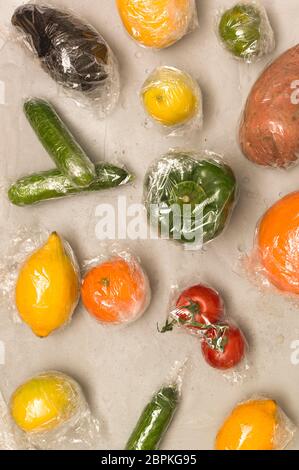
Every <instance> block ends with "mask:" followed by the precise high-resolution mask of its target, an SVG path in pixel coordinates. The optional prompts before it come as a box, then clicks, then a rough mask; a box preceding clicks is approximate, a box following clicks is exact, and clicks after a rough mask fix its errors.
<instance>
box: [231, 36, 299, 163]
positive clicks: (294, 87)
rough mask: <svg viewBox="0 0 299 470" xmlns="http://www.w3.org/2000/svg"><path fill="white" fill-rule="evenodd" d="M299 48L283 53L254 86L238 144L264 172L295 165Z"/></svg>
mask: <svg viewBox="0 0 299 470" xmlns="http://www.w3.org/2000/svg"><path fill="white" fill-rule="evenodd" d="M298 76H299V45H298V44H297V45H295V46H294V47H291V48H290V49H288V50H286V51H285V52H284V53H283V54H281V55H280V56H279V57H278V58H276V59H275V60H274V61H273V62H272V63H271V64H270V65H269V66H268V67H266V69H265V70H264V71H263V72H262V74H261V75H260V76H259V78H258V79H257V80H256V82H255V83H254V85H253V87H252V89H251V91H250V93H249V96H248V99H247V101H246V104H245V107H244V111H243V113H242V117H241V122H240V127H239V135H238V140H239V143H240V147H241V150H242V152H243V154H244V156H245V157H246V158H247V159H248V160H249V161H251V162H253V163H255V164H256V165H260V166H261V167H265V168H267V167H268V168H269V167H270V168H284V169H287V168H293V167H294V166H295V165H296V164H298V156H299V143H298V142H299V131H298V105H299V99H298V98H299V92H298V88H299V81H298Z"/></svg>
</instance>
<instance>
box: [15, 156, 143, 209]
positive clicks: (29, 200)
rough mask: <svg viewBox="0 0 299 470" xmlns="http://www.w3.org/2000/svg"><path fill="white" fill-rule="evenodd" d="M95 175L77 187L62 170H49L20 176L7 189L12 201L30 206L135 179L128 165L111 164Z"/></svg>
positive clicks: (100, 189)
mask: <svg viewBox="0 0 299 470" xmlns="http://www.w3.org/2000/svg"><path fill="white" fill-rule="evenodd" d="M95 171H96V175H97V176H96V178H95V180H94V181H93V182H92V183H91V184H90V185H89V186H87V187H85V188H78V187H77V186H74V185H73V184H72V183H71V181H70V180H69V179H68V178H67V177H66V176H64V175H63V174H62V173H61V172H60V171H59V170H55V169H54V170H48V171H42V172H40V173H34V174H32V175H29V176H25V177H24V178H20V179H19V180H17V181H16V182H15V183H13V184H12V185H11V187H10V188H9V190H8V198H9V200H10V201H11V202H12V203H13V204H15V205H17V206H28V205H32V204H37V203H39V202H42V201H47V200H51V199H60V198H63V197H67V196H71V195H74V194H79V193H82V192H95V191H102V190H105V189H110V188H115V187H118V186H122V185H125V184H127V183H129V182H130V181H132V180H133V179H134V176H133V175H132V174H130V173H129V172H128V171H127V170H126V169H125V168H120V167H117V166H114V165H111V164H110V163H99V164H98V165H96V167H95Z"/></svg>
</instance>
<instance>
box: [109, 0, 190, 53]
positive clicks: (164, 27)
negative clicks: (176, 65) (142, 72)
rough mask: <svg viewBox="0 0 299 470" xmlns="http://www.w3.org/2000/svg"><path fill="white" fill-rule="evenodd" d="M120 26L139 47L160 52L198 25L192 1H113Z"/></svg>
mask: <svg viewBox="0 0 299 470" xmlns="http://www.w3.org/2000/svg"><path fill="white" fill-rule="evenodd" d="M116 4H117V7H118V11H119V14H120V17H121V19H122V22H123V25H124V27H125V29H126V30H127V32H128V33H129V35H130V36H131V37H132V38H133V39H134V40H135V41H137V42H138V44H140V45H141V46H144V47H151V48H154V49H163V48H165V47H169V46H171V45H172V44H174V43H175V42H177V41H179V40H180V39H181V38H182V37H183V36H185V35H186V34H187V33H189V32H191V31H193V30H194V29H195V28H196V27H197V26H198V17H197V10H196V4H195V1H194V0H179V1H177V0H155V1H152V0H116Z"/></svg>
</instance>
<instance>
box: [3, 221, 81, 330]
mask: <svg viewBox="0 0 299 470" xmlns="http://www.w3.org/2000/svg"><path fill="white" fill-rule="evenodd" d="M54 271H55V274H54ZM61 276H62V277H63V279H62V277H61ZM0 279H1V288H0V300H1V304H2V306H3V307H5V308H6V309H7V310H9V311H11V312H12V316H13V319H14V321H15V322H16V323H20V322H21V321H23V322H24V323H26V324H27V325H28V326H29V327H30V328H31V329H32V331H33V333H34V334H35V335H36V336H40V337H46V336H48V335H49V334H52V333H55V331H56V330H58V329H60V328H61V327H64V326H66V325H67V324H68V323H69V322H70V321H71V319H72V315H73V313H74V311H75V309H76V307H77V305H78V302H79V296H80V270H79V266H78V263H77V260H76V258H75V255H74V252H73V250H72V248H71V247H70V245H69V244H68V243H67V242H66V241H65V240H63V239H62V238H61V237H60V236H59V235H58V234H57V233H56V232H53V233H52V234H51V233H49V232H48V231H47V230H45V229H41V228H30V229H29V228H26V227H23V228H22V229H20V230H19V232H18V234H17V236H15V238H14V239H13V240H12V242H11V246H10V247H9V250H8V254H7V255H6V257H5V258H4V259H3V261H2V262H1V264H0ZM62 281H63V282H62ZM58 282H59V285H58ZM25 291H26V296H25V295H24V294H25ZM57 299H60V300H59V303H57V302H58V301H57V302H56V300H57Z"/></svg>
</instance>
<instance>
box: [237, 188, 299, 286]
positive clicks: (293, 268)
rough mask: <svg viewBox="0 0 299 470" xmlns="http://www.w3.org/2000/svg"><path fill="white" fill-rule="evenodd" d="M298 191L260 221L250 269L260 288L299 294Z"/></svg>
mask: <svg viewBox="0 0 299 470" xmlns="http://www.w3.org/2000/svg"><path fill="white" fill-rule="evenodd" d="M298 213H299V191H296V192H294V193H290V194H288V195H287V196H285V197H283V198H282V199H280V200H279V201H277V202H276V203H275V204H274V205H273V206H272V207H270V208H269V209H268V210H267V212H266V213H265V214H264V215H263V217H262V218H261V220H260V222H259V224H258V226H257V230H256V236H255V246H254V249H253V253H252V254H251V256H250V257H249V258H248V259H247V260H246V264H247V268H248V270H249V272H250V274H251V273H253V275H254V276H255V278H256V281H258V283H259V284H262V285H266V286H268V285H269V284H272V285H274V286H275V287H276V288H277V289H279V291H280V292H284V293H288V294H295V295H298V294H299V258H298V248H299V242H298V233H299V221H298Z"/></svg>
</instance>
